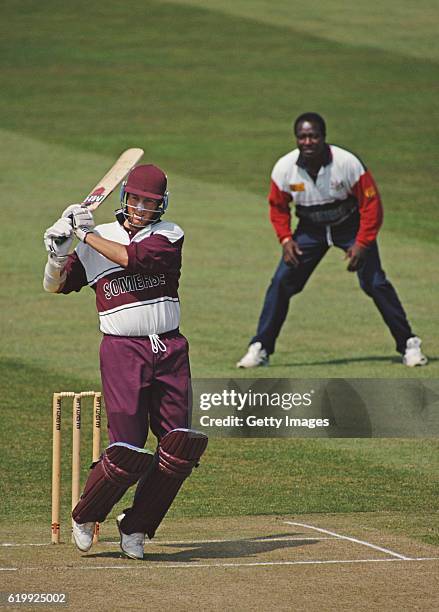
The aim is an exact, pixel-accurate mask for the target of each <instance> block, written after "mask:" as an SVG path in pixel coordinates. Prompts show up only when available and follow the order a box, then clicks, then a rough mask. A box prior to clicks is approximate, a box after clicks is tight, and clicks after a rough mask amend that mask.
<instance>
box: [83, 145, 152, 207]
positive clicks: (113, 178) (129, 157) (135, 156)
mask: <svg viewBox="0 0 439 612" xmlns="http://www.w3.org/2000/svg"><path fill="white" fill-rule="evenodd" d="M143 153H144V151H143V149H127V150H126V151H124V152H123V153H122V154H121V156H120V157H119V158H118V159H117V160H116V161H115V163H114V164H113V165H112V167H111V168H110V169H109V170H108V172H107V174H105V175H104V176H103V177H102V178H101V180H100V181H99V183H98V184H97V185H96V187H93V189H92V190H91V192H90V193H89V194H88V195H87V196H86V197H85V199H84V200H83V201H82V202H80V204H81V206H85V207H87V208H88V209H89V210H91V211H93V210H96V208H97V207H98V206H100V205H101V204H102V202H103V201H104V200H106V199H107V198H108V196H109V195H111V194H112V193H113V191H114V190H115V189H116V187H117V186H118V185H119V183H121V182H122V181H123V179H124V178H125V177H126V176H127V174H128V173H129V171H130V170H131V168H132V167H133V166H134V165H135V164H136V163H137V162H138V161H139V159H140V158H141V157H142V155H143Z"/></svg>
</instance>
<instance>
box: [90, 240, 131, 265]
mask: <svg viewBox="0 0 439 612" xmlns="http://www.w3.org/2000/svg"><path fill="white" fill-rule="evenodd" d="M83 242H85V244H88V246H90V247H91V248H92V249H94V250H95V251H97V252H98V253H100V254H101V255H103V256H104V257H106V258H107V259H109V260H110V261H112V262H114V263H116V264H118V265H119V266H121V267H122V268H127V267H128V252H127V249H126V247H125V246H124V245H123V244H120V243H119V242H114V241H113V240H107V238H102V236H99V235H98V234H95V233H93V232H89V233H88V234H86V235H85V236H84V240H83Z"/></svg>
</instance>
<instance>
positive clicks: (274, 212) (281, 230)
mask: <svg viewBox="0 0 439 612" xmlns="http://www.w3.org/2000/svg"><path fill="white" fill-rule="evenodd" d="M292 199H293V198H292V197H291V194H289V193H286V192H285V191H281V190H280V189H279V187H278V186H277V185H276V183H275V182H274V181H273V180H272V181H271V182H270V193H269V194H268V201H269V203H270V221H271V223H272V225H273V227H274V231H275V232H276V234H277V237H278V238H279V242H282V240H284V238H291V235H292V234H291V208H290V202H291V200H292Z"/></svg>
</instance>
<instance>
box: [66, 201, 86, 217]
mask: <svg viewBox="0 0 439 612" xmlns="http://www.w3.org/2000/svg"><path fill="white" fill-rule="evenodd" d="M80 208H82V206H81V204H70V206H67V208H66V209H65V210H63V213H62V215H61V217H70V218H71V217H72V215H73V213H75V212H77V211H78V210H79V209H80Z"/></svg>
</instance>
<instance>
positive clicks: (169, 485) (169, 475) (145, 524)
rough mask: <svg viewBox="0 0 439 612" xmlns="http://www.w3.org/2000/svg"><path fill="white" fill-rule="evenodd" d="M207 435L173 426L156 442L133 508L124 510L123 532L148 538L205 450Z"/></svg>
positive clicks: (153, 532)
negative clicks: (151, 466) (152, 464)
mask: <svg viewBox="0 0 439 612" xmlns="http://www.w3.org/2000/svg"><path fill="white" fill-rule="evenodd" d="M206 446H207V436H206V435H204V434H203V433H200V432H198V431H194V430H191V429H173V430H172V431H170V432H169V433H168V434H166V436H164V438H162V440H161V441H160V443H159V446H158V449H157V453H156V455H155V462H154V467H153V468H152V469H151V470H150V471H149V472H148V473H146V474H145V475H144V476H143V477H142V479H141V481H140V482H139V484H138V485H137V490H136V494H135V496H134V502H133V506H132V508H129V509H128V510H125V511H124V512H125V518H124V519H123V520H122V522H121V524H120V528H121V530H122V531H123V533H126V534H131V533H137V532H140V533H146V534H147V535H148V537H149V538H150V539H151V538H153V537H154V534H155V532H156V529H157V527H158V526H159V525H160V523H161V522H162V520H163V518H164V517H165V515H166V513H167V511H168V510H169V508H170V507H171V504H172V502H173V501H174V499H175V496H176V495H177V493H178V491H179V490H180V487H181V485H182V484H183V481H184V480H186V478H187V477H188V476H189V475H190V473H191V472H192V469H193V468H194V467H196V466H197V465H198V462H199V460H200V457H201V455H202V454H203V453H204V451H205V450H206Z"/></svg>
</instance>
